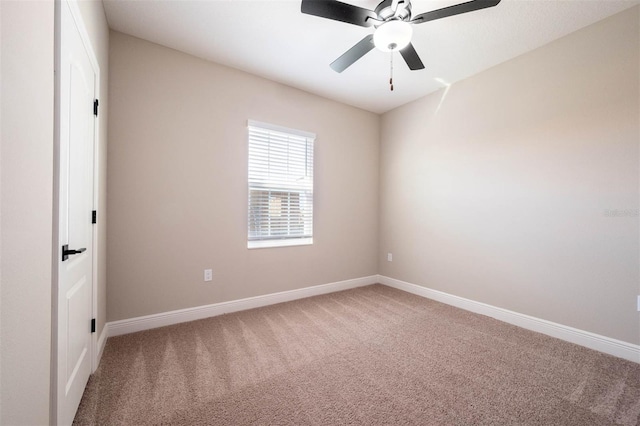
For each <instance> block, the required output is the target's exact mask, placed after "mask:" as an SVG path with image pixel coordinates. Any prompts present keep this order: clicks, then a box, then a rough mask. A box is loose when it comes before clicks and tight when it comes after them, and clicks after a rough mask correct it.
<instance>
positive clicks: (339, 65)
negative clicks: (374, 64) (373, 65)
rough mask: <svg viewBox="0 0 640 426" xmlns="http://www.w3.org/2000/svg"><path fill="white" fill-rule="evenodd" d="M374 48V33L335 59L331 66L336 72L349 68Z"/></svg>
mask: <svg viewBox="0 0 640 426" xmlns="http://www.w3.org/2000/svg"><path fill="white" fill-rule="evenodd" d="M373 48H374V45H373V34H369V35H368V36H366V37H365V38H363V39H362V40H360V41H359V42H358V43H357V44H356V45H355V46H353V47H352V48H351V49H349V50H347V51H346V52H344V53H343V54H342V56H340V57H339V58H338V59H336V60H335V61H333V62H332V63H331V65H330V66H331V68H332V69H333V70H334V71H335V72H342V71H344V70H346V69H347V68H349V67H350V66H351V65H352V64H353V63H354V62H355V61H357V60H358V59H360V58H362V57H363V56H364V55H366V54H367V53H369V52H370V51H371V49H373Z"/></svg>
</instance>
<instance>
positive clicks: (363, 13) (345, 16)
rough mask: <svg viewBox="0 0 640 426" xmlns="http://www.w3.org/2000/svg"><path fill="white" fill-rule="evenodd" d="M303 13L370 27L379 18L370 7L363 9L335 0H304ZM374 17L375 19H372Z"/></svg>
mask: <svg viewBox="0 0 640 426" xmlns="http://www.w3.org/2000/svg"><path fill="white" fill-rule="evenodd" d="M301 10H302V13H306V14H307V15H314V16H319V17H321V18H327V19H333V20H334V21H342V22H346V23H348V24H353V25H360V26H361V27H370V26H372V25H373V24H374V22H376V21H377V20H378V15H377V14H376V13H375V12H374V11H373V10H369V9H363V8H361V7H358V6H353V5H350V4H347V3H342V2H339V1H335V0H302V9H301ZM368 18H372V19H374V20H375V21H372V20H371V19H368Z"/></svg>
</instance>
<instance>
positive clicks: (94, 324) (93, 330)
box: [91, 318, 96, 333]
mask: <svg viewBox="0 0 640 426" xmlns="http://www.w3.org/2000/svg"><path fill="white" fill-rule="evenodd" d="M91 332H92V333H95V332H96V319H95V318H91Z"/></svg>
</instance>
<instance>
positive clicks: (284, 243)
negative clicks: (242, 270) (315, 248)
mask: <svg viewBox="0 0 640 426" xmlns="http://www.w3.org/2000/svg"><path fill="white" fill-rule="evenodd" d="M312 244H313V237H310V238H283V239H280V240H249V241H247V248H248V249H259V248H273V247H294V246H310V245H312Z"/></svg>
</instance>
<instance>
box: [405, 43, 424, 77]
mask: <svg viewBox="0 0 640 426" xmlns="http://www.w3.org/2000/svg"><path fill="white" fill-rule="evenodd" d="M400 54H401V55H402V57H403V58H404V61H405V62H406V63H407V65H409V69H410V70H412V71H415V70H423V69H424V64H423V63H422V61H421V60H420V57H419V56H418V52H416V49H415V48H414V47H413V44H411V43H409V44H407V47H405V48H404V49H402V50H400Z"/></svg>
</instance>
